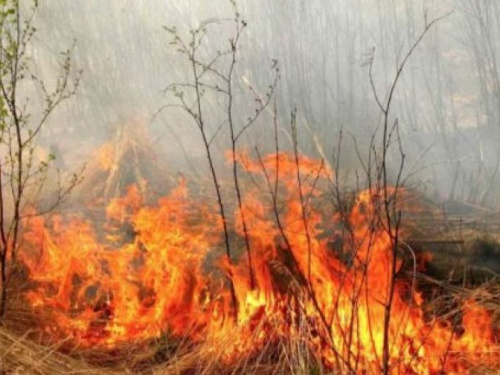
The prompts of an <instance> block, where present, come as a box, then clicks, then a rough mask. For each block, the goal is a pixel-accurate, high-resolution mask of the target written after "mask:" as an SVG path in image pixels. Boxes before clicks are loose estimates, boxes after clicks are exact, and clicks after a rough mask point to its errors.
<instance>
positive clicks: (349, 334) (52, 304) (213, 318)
mask: <svg viewBox="0 0 500 375" xmlns="http://www.w3.org/2000/svg"><path fill="white" fill-rule="evenodd" d="M125 149H127V150H131V149H133V150H135V151H134V152H135V153H134V152H132V154H130V152H129V151H123V152H122V153H121V154H120V155H116V154H117V153H118V151H117V150H118V148H117V147H116V145H115V146H113V145H112V144H108V145H105V146H104V147H103V148H102V149H101V151H100V153H99V155H98V158H97V162H96V165H95V166H94V168H95V170H96V171H97V172H96V173H97V174H98V175H100V176H101V178H102V179H103V181H104V180H106V179H105V178H104V177H103V176H105V175H106V176H108V178H109V176H111V175H113V176H115V177H113V178H117V177H116V176H117V175H118V174H119V171H120V170H121V169H123V167H125V165H117V164H116V163H123V164H127V163H128V164H129V166H127V168H128V170H129V173H131V172H130V171H131V170H133V168H131V167H130V165H132V164H134V161H133V160H134V158H131V157H130V155H137V154H136V153H137V147H135V148H134V147H125ZM126 155H128V156H126ZM237 162H238V165H239V166H240V168H241V171H242V176H243V178H244V182H245V187H244V189H243V191H242V205H241V207H239V206H238V205H237V204H236V203H235V199H236V198H234V199H233V200H234V202H231V201H228V202H229V203H228V204H226V211H227V210H231V211H227V212H229V213H228V214H227V216H226V219H227V225H228V227H229V231H228V233H229V238H226V239H225V238H224V231H223V222H222V219H221V216H220V215H219V209H218V207H217V205H216V202H215V201H214V200H213V199H207V198H206V197H205V196H204V195H203V193H201V192H200V191H201V189H200V188H199V186H197V183H199V182H195V181H190V180H189V178H187V177H183V178H180V179H179V180H177V181H175V182H174V183H173V184H172V185H173V186H172V188H170V189H169V192H168V193H166V194H164V195H163V196H161V197H159V198H158V199H155V200H152V199H151V194H150V196H148V194H149V193H148V191H149V189H148V187H149V188H150V185H151V183H150V182H149V181H146V180H144V179H143V178H142V177H141V176H136V177H137V178H138V179H141V181H136V183H131V184H128V185H126V186H122V189H121V190H120V191H121V192H120V193H119V194H118V193H116V194H114V195H111V196H110V195H109V194H107V191H108V190H106V189H108V188H109V186H110V184H109V183H108V181H106V182H103V183H102V184H101V185H102V186H103V188H102V189H101V190H100V191H101V196H100V198H99V199H97V200H95V199H94V200H93V201H90V202H91V203H89V204H91V206H92V210H93V211H95V210H99V209H101V211H102V216H104V217H105V219H104V220H103V219H101V220H96V219H95V215H90V214H85V213H80V214H76V213H60V214H57V215H53V216H51V217H50V218H44V217H41V216H33V217H30V218H29V219H26V220H25V221H24V222H23V226H24V229H23V240H22V249H21V251H20V253H19V257H20V261H21V263H22V268H23V269H24V272H23V274H24V275H25V277H26V278H27V280H28V282H27V283H26V287H25V288H24V291H23V298H24V301H25V303H26V305H27V306H28V310H29V311H31V314H32V316H33V319H32V322H31V324H32V325H33V327H32V331H33V330H34V331H36V334H35V335H34V337H36V340H37V341H38V342H40V343H43V344H45V345H47V344H58V343H63V344H59V345H61V346H60V348H61V350H62V351H63V352H64V351H66V352H71V353H75V352H78V351H79V350H81V351H85V350H89V349H92V350H102V351H107V352H119V351H120V350H121V349H122V348H126V347H127V346H129V345H131V344H137V343H144V346H147V345H154V343H159V342H170V343H171V344H169V345H179V346H184V347H187V348H192V350H195V349H194V348H197V349H196V350H197V351H198V353H202V354H200V356H201V357H202V359H199V361H208V360H209V359H212V360H214V358H215V361H217V363H219V366H221V367H220V368H219V370H217V371H215V372H224V371H223V370H221V368H222V369H223V368H224V366H227V368H231V366H232V365H234V364H235V363H241V361H242V358H243V361H245V362H248V363H252V362H253V363H256V362H259V361H261V362H265V361H267V362H268V363H269V362H272V361H276V362H278V361H279V360H280V358H281V360H283V356H286V354H283V353H289V354H288V356H290V357H291V358H288V359H287V360H288V361H300V359H298V358H297V357H298V356H299V355H305V354H299V353H307V356H308V358H310V362H314V363H316V366H319V367H320V368H323V369H326V370H325V371H332V372H333V373H337V372H342V373H358V374H364V373H380V372H381V371H382V367H381V366H382V363H383V358H384V352H386V355H387V356H388V357H387V358H388V365H389V372H390V373H394V374H440V373H464V372H468V371H471V370H474V369H478V368H479V369H483V370H482V371H486V370H487V369H495V368H496V367H497V366H498V364H500V348H499V330H498V321H497V319H498V318H496V317H495V316H494V314H493V313H492V312H491V311H490V310H489V309H488V307H487V306H485V305H484V304H481V303H480V302H479V301H478V300H477V299H476V298H474V296H473V295H471V296H470V297H466V298H462V299H461V300H459V301H455V302H454V303H453V306H452V307H450V306H442V304H441V305H440V304H439V303H436V302H435V301H436V298H437V297H436V296H435V295H433V292H429V291H428V290H427V291H426V290H424V289H425V288H422V289H421V288H420V283H419V280H418V279H417V273H418V272H423V273H425V270H423V269H422V268H423V267H424V266H425V263H426V262H427V261H428V260H429V258H430V257H429V256H428V254H427V253H426V252H417V251H414V250H413V249H412V247H411V246H410V245H408V244H407V243H406V242H405V238H406V237H407V235H409V233H408V232H409V230H407V229H406V228H405V227H404V225H403V226H402V227H401V228H398V232H399V233H398V236H399V240H398V242H395V239H396V238H397V237H396V233H391V232H389V229H388V228H390V226H388V225H387V221H386V218H385V217H384V216H383V215H381V214H380V210H381V205H380V197H381V196H383V192H382V190H380V189H382V188H380V189H376V188H372V189H368V190H364V191H359V192H357V193H351V194H350V195H349V197H348V198H345V202H344V203H345V204H344V207H343V208H340V207H339V206H338V204H336V201H335V199H334V192H333V190H332V189H331V186H332V181H333V180H334V179H335V171H333V170H332V169H331V168H330V167H329V166H328V165H327V164H325V163H324V162H323V161H321V160H316V159H313V158H309V157H306V156H304V155H300V154H297V155H294V154H293V153H287V152H279V153H275V154H269V155H267V156H261V155H256V156H251V155H250V154H248V153H245V152H241V153H239V154H237ZM105 186H107V187H108V188H106V187H105ZM223 189H225V193H226V194H227V195H228V196H230V194H233V195H234V192H233V193H231V191H232V190H231V187H230V185H228V186H223ZM165 190H166V189H165ZM389 193H390V194H391V195H392V196H394V197H395V199H396V197H397V199H399V203H398V205H399V207H400V209H401V210H406V211H410V212H411V211H412V210H414V211H415V210H418V207H417V206H416V205H415V202H414V201H411V199H408V197H409V196H411V193H410V192H408V191H403V190H401V189H400V190H399V191H396V189H395V188H394V189H389ZM94 198H95V197H94ZM410 201H411V203H408V204H407V203H405V202H410ZM96 207H100V208H96ZM92 210H90V211H92ZM240 210H241V211H240ZM90 211H89V212H90ZM93 211H92V212H93ZM81 212H84V211H83V210H82V211H81ZM243 220H244V222H245V228H244V227H243ZM389 220H391V218H389ZM392 228H393V229H391V230H392V231H394V230H395V229H394V228H395V227H394V226H392ZM245 237H246V239H247V240H248V242H249V245H250V246H249V247H248V249H247V248H246V247H245ZM225 241H229V242H230V246H229V248H230V251H231V252H230V254H229V256H228V254H227V253H226V252H225ZM395 244H396V245H395ZM394 246H397V249H396V250H395V248H394ZM393 264H394V265H395V267H392V265H393ZM443 293H444V292H443ZM443 293H442V294H443ZM35 328H36V329H35ZM384 347H386V348H387V349H384ZM286 348H295V349H294V350H292V349H286ZM157 350H158V351H161V350H165V352H167V351H168V350H167V349H162V348H161V347H159V349H157ZM170 350H171V349H170ZM176 355H178V354H176ZM166 357H168V355H166ZM264 357H265V359H264ZM203 358H204V359H203ZM179 371H180V370H179ZM311 371H312V370H311ZM241 372H245V371H241ZM257 372H262V373H264V372H265V371H264V370H263V369H262V371H257ZM180 373H183V372H182V371H181V372H180ZM188 373H189V372H188ZM269 373H271V372H269Z"/></svg>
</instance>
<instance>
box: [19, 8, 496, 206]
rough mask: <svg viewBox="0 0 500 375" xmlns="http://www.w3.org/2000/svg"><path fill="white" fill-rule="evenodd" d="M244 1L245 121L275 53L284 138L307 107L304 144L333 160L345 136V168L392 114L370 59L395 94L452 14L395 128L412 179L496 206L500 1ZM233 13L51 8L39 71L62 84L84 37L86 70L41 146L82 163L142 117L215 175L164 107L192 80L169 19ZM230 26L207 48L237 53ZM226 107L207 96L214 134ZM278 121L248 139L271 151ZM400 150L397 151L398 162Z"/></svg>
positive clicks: (267, 120) (240, 88) (31, 92)
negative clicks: (172, 92) (66, 57)
mask: <svg viewBox="0 0 500 375" xmlns="http://www.w3.org/2000/svg"><path fill="white" fill-rule="evenodd" d="M238 7H239V11H240V13H241V16H242V18H243V19H244V20H245V21H247V22H248V28H247V29H246V30H245V32H244V35H243V37H242V39H241V50H240V54H239V61H238V63H237V67H236V71H235V86H236V91H235V105H236V109H237V110H236V113H235V118H236V119H238V121H244V119H245V118H246V117H247V116H248V114H249V113H250V114H251V113H252V111H253V110H254V105H253V103H252V98H253V95H254V93H252V92H251V91H250V89H249V88H250V87H252V89H253V90H254V91H256V92H257V93H265V92H266V90H267V87H268V85H269V84H270V83H272V78H273V70H272V69H271V66H272V64H273V62H272V61H273V59H276V60H277V61H278V62H279V67H280V74H281V80H280V81H279V84H278V88H277V91H276V94H275V99H276V104H277V108H278V114H279V124H280V126H281V127H282V128H283V138H282V142H283V146H284V147H286V146H287V142H288V140H287V133H288V132H289V126H288V123H289V118H290V112H291V111H292V110H293V108H295V107H296V108H297V111H298V119H299V121H298V126H299V136H300V138H299V143H300V145H299V146H300V148H301V150H302V151H303V152H305V153H308V154H313V155H317V154H318V153H319V151H321V152H322V153H323V154H324V155H325V156H326V157H327V158H331V156H332V154H333V153H334V149H335V147H337V145H338V141H339V136H340V134H341V133H342V134H343V142H344V144H343V147H342V153H343V154H342V155H343V156H342V163H341V165H342V168H344V169H345V170H346V171H347V170H354V169H356V168H361V163H360V160H359V159H360V158H361V159H363V158H365V157H366V154H367V152H368V148H369V142H370V139H371V136H372V134H373V133H374V132H375V131H376V130H377V128H378V127H379V126H380V121H381V113H380V110H379V108H378V107H377V104H376V101H375V98H374V94H373V89H372V87H371V85H370V80H369V76H368V67H367V61H368V60H369V59H370V58H373V77H374V80H373V81H374V86H375V88H376V91H377V94H378V95H379V97H380V98H382V99H384V98H385V97H386V94H387V91H388V89H389V87H390V85H391V82H392V81H393V79H394V76H395V73H396V69H397V67H398V65H399V64H400V63H401V60H402V58H403V57H404V55H405V54H406V52H407V51H408V50H409V48H410V47H411V45H412V44H413V43H414V42H415V41H416V40H417V38H418V37H419V35H420V33H421V32H422V30H423V29H424V27H425V24H426V22H427V23H428V22H430V21H431V20H432V19H434V18H436V17H440V16H443V15H445V14H448V13H449V12H452V13H451V14H450V15H449V16H447V17H446V18H444V19H443V20H441V21H440V22H438V23H437V24H436V26H435V27H434V28H433V29H432V30H431V31H430V32H429V33H428V34H427V35H426V36H425V38H424V40H423V41H422V43H421V44H420V45H419V46H418V48H417V49H416V51H415V53H414V54H413V55H412V57H411V60H410V62H409V64H408V65H407V66H406V68H405V70H404V72H403V75H402V78H401V81H400V82H399V85H398V88H397V90H396V92H395V97H394V105H393V107H392V111H391V122H392V121H396V118H397V120H398V124H399V126H400V135H401V142H402V147H403V150H404V152H405V156H406V171H405V172H406V174H407V175H410V176H411V177H412V178H411V179H410V180H409V183H411V184H414V185H418V187H419V188H423V189H425V190H426V191H427V193H428V194H431V195H435V196H436V197H437V198H439V199H464V200H469V201H473V202H477V203H482V204H485V203H486V202H493V201H495V199H496V191H495V189H494V188H493V187H494V186H495V183H497V182H498V178H497V170H498V166H499V160H500V153H499V151H498V147H496V144H497V142H498V139H499V138H498V137H499V132H498V129H499V118H500V116H499V112H500V109H499V108H500V85H499V84H498V83H499V82H500V78H499V74H498V68H500V66H499V63H498V61H497V60H498V59H497V56H496V54H497V52H498V47H499V42H498V41H500V38H499V37H498V33H500V28H499V27H498V19H499V17H500V7H499V6H498V5H496V3H495V1H494V0H490V1H480V0H472V1H464V0H450V1H447V2H432V1H421V0H405V1H398V2H396V1H388V0H387V1H386V0H384V1H380V0H339V1H329V0H318V1H314V2H304V1H301V0H288V1H283V0H275V1H266V0H255V1H246V2H242V1H240V2H239V4H238ZM232 16H233V13H232V6H231V3H230V2H229V1H226V0H217V1H212V2H210V3H208V2H206V1H202V0H187V1H176V2H168V1H163V0H149V1H147V2H146V1H134V0H121V1H106V2H105V1H99V0H73V1H64V0H50V1H48V0H47V1H43V2H41V7H40V9H39V12H38V13H37V15H36V21H35V22H36V26H37V30H38V31H37V34H36V37H35V39H34V41H33V46H32V50H31V57H32V66H33V67H32V69H33V71H34V73H35V74H37V75H38V76H40V77H42V78H43V79H44V80H46V81H48V82H51V80H53V79H54V76H55V75H56V74H57V61H58V60H59V58H60V54H59V53H60V51H62V50H65V49H67V48H69V47H71V46H72V45H73V44H74V49H73V52H72V56H73V66H74V68H75V72H74V74H77V73H76V72H77V71H78V70H80V69H81V70H82V71H83V76H82V79H81V85H80V88H79V90H78V92H77V94H76V95H75V96H74V97H73V98H72V99H71V100H70V101H68V102H66V103H64V105H63V106H62V107H61V108H59V111H58V112H57V113H56V114H55V115H54V116H53V117H52V118H51V121H50V124H49V126H47V128H46V129H45V132H44V139H43V140H42V145H44V146H45V147H50V146H52V145H54V144H55V145H57V147H58V149H59V151H60V154H61V155H63V156H62V157H64V158H66V160H68V162H67V163H66V164H68V165H71V166H75V165H77V164H78V163H79V162H81V161H82V160H84V158H86V157H88V155H89V154H90V152H91V151H92V150H93V149H94V148H95V146H96V145H99V144H101V143H103V142H104V141H106V140H107V139H109V138H110V137H111V134H112V133H113V129H114V128H115V127H116V126H119V125H120V124H122V123H129V122H131V121H138V122H144V123H147V124H148V126H149V127H150V131H151V133H152V134H153V135H154V138H155V139H156V140H157V145H158V148H159V149H160V150H162V151H163V152H164V153H165V154H166V155H167V157H168V159H169V160H171V161H172V163H174V161H175V163H176V164H175V165H174V164H172V165H174V166H175V168H177V169H180V170H183V169H184V168H186V164H185V163H183V162H180V160H183V159H186V158H191V159H192V160H191V162H192V163H194V164H195V165H197V166H198V168H199V170H200V171H203V170H204V168H205V164H204V162H203V153H202V152H201V148H200V143H199V137H198V133H197V131H196V128H195V126H194V125H193V123H192V120H190V119H189V117H187V116H186V115H185V114H183V113H182V112H181V111H179V110H178V109H175V108H165V106H166V105H167V104H169V103H170V102H171V101H172V98H171V97H169V96H168V95H166V94H165V93H164V92H163V90H164V89H165V87H167V86H168V85H169V84H171V83H174V82H189V81H190V68H189V64H188V63H187V62H186V59H185V58H183V56H181V55H180V54H179V53H177V52H176V48H175V47H174V46H171V45H170V44H169V42H170V38H169V36H168V34H167V33H166V31H165V30H164V29H163V26H165V25H168V26H172V25H176V26H177V28H178V29H179V30H180V32H181V33H185V35H187V34H186V33H187V32H188V30H189V29H191V28H194V27H196V26H197V25H198V24H199V22H201V21H202V20H204V19H216V18H219V19H224V18H228V17H232ZM231 33H232V27H231V25H230V23H229V24H226V23H223V24H221V25H217V26H215V27H214V28H213V29H209V31H208V37H207V40H206V45H205V47H204V49H203V53H206V54H207V56H208V55H209V53H210V52H214V51H216V50H217V49H220V48H224V47H225V46H226V47H227V45H228V39H229V38H230V37H231V36H232V34H231ZM26 95H27V96H30V97H33V102H35V103H36V98H37V92H36V90H35V89H29V88H28V89H27V90H26ZM223 106H224V102H223V100H222V99H221V98H220V96H217V95H213V96H211V97H209V96H207V112H206V113H207V116H209V118H210V126H211V127H212V129H213V131H215V130H214V129H216V127H217V124H218V123H219V122H220V121H219V120H220V117H221V116H222V115H221V114H220V112H221V110H223ZM271 128H272V119H271V116H269V113H263V115H262V116H261V118H260V119H259V121H258V122H257V123H256V124H255V127H253V129H252V131H251V132H250V133H249V134H248V136H247V137H245V142H246V147H248V148H250V149H253V148H254V147H255V146H256V145H259V147H260V148H262V150H266V149H272V137H271V134H270V131H271ZM352 139H356V144H357V146H358V149H357V150H355V147H354V142H353V141H352ZM226 141H227V132H225V131H224V130H223V131H221V133H220V134H219V135H218V139H217V142H216V144H217V147H220V148H224V147H225V142H226ZM288 143H289V142H288ZM396 151H397V150H396ZM221 154H222V153H221ZM398 157H399V156H398V152H396V153H395V159H394V167H396V166H397V165H398V163H399V160H398ZM346 178H348V177H346Z"/></svg>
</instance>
